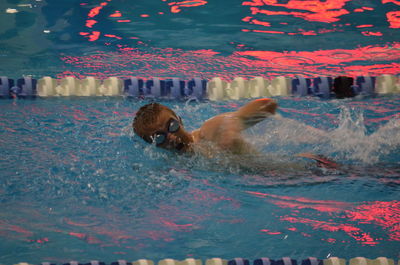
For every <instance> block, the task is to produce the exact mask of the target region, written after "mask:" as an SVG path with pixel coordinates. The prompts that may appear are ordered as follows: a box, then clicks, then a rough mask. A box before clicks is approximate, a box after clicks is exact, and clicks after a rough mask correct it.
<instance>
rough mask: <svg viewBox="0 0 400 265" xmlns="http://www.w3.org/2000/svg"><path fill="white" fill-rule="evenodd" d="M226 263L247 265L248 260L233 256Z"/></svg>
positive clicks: (229, 264)
mask: <svg viewBox="0 0 400 265" xmlns="http://www.w3.org/2000/svg"><path fill="white" fill-rule="evenodd" d="M228 265H249V260H247V259H242V258H235V259H233V260H230V261H228Z"/></svg>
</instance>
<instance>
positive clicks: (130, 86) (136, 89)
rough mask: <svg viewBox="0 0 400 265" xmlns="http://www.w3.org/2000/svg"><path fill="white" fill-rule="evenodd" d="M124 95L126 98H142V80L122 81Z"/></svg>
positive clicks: (134, 78)
mask: <svg viewBox="0 0 400 265" xmlns="http://www.w3.org/2000/svg"><path fill="white" fill-rule="evenodd" d="M124 95H125V96H127V97H140V96H144V82H143V79H140V78H136V77H131V78H128V79H125V80H124Z"/></svg>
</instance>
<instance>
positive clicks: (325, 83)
mask: <svg viewBox="0 0 400 265" xmlns="http://www.w3.org/2000/svg"><path fill="white" fill-rule="evenodd" d="M332 83H333V79H332V77H325V76H323V77H317V78H314V80H313V94H314V96H317V97H320V98H323V99H329V98H331V94H332V92H331V91H332Z"/></svg>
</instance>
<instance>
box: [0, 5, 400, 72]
mask: <svg viewBox="0 0 400 265" xmlns="http://www.w3.org/2000/svg"><path fill="white" fill-rule="evenodd" d="M0 10H1V12H0V25H1V26H0V61H1V64H0V73H1V75H6V76H9V77H12V78H20V77H21V76H22V75H32V76H33V77H36V78H41V77H43V76H52V77H59V78H61V77H65V76H75V77H86V76H96V77H100V78H106V77H110V76H117V77H126V76H137V77H146V78H150V77H154V76H158V77H180V78H186V79H190V78H193V77H195V76H198V77H204V78H209V79H210V78H212V77H215V76H221V77H223V78H232V77H235V76H242V77H254V76H259V75H261V76H265V77H271V78H272V77H275V76H278V75H285V76H294V75H306V76H319V75H326V76H337V75H351V76H355V75H371V76H377V75H381V74H395V75H396V74H398V73H399V72H400V69H399V65H398V61H399V59H400V50H399V47H400V46H399V45H400V43H399V40H398V39H399V38H398V36H399V28H400V24H399V17H400V13H399V12H400V11H399V2H398V1H396V0H381V1H372V0H366V1H365V0H364V1H358V0H307V1H298V0H268V1H261V0H248V1H246V0H244V1H204V0H195V1H170V0H148V1H123V0H58V1H36V0H6V1H1V2H0ZM6 11H7V12H9V13H7V12H6Z"/></svg>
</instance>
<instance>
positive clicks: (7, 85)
mask: <svg viewBox="0 0 400 265" xmlns="http://www.w3.org/2000/svg"><path fill="white" fill-rule="evenodd" d="M13 86H14V80H13V79H9V78H7V76H2V77H0V98H11V87H13Z"/></svg>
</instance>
